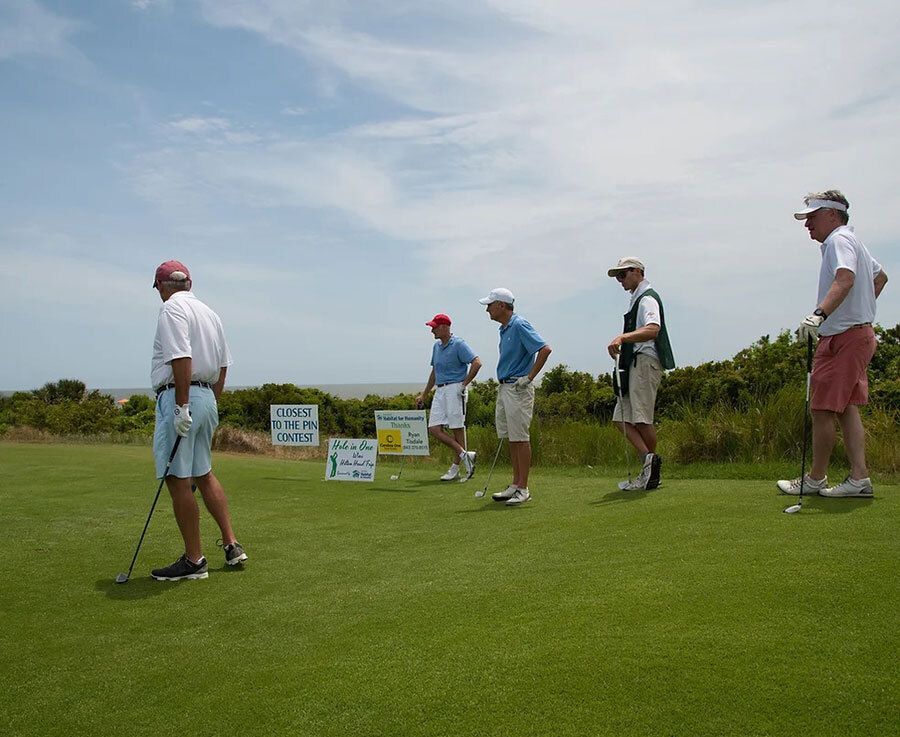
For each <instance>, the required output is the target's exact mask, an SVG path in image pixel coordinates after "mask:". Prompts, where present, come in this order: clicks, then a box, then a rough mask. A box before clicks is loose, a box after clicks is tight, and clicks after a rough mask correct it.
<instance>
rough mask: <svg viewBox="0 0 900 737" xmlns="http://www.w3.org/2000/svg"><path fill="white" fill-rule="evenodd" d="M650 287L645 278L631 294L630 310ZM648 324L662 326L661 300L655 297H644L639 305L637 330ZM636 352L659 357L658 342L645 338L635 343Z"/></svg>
mask: <svg viewBox="0 0 900 737" xmlns="http://www.w3.org/2000/svg"><path fill="white" fill-rule="evenodd" d="M648 289H650V282H649V281H647V280H646V279H644V280H643V281H641V283H640V284H638V285H637V288H636V289H635V290H634V292H633V293H632V295H631V300H630V301H629V302H628V311H629V312H630V311H631V309H632V308H633V307H634V303H635V302H636V301H637V300H638V299H639V298H640V296H641V295H642V294H643V293H644V292H646V291H647V290H648ZM647 325H659V326H662V320H661V319H660V317H659V302H657V301H656V299H654V298H653V297H644V298H643V299H642V300H641V304H640V306H639V307H638V313H637V323H636V324H635V330H640V329H641V328H643V327H646V326H647ZM634 352H635V353H645V354H648V355H651V356H653V357H654V358H659V356H658V355H657V353H656V343H655V341H652V340H645V341H644V342H643V343H635V344H634Z"/></svg>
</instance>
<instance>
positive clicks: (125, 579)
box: [116, 435, 181, 583]
mask: <svg viewBox="0 0 900 737" xmlns="http://www.w3.org/2000/svg"><path fill="white" fill-rule="evenodd" d="M180 444H181V435H178V436H177V437H176V438H175V445H173V446H172V452H171V453H169V461H168V463H166V470H165V471H164V472H163V477H162V478H161V479H160V481H159V488H158V489H157V490H156V496H155V497H153V504H151V505H150V514H148V515H147V521H146V522H145V523H144V531H143V532H141V539H140V540H138V544H137V548H136V549H135V551H134V557H133V558H132V559H131V565H130V566H128V573H120V574H119V575H118V576H116V583H127V582H128V579H129V578H130V577H131V572H132V571H133V570H134V563H135V561H136V560H137V557H138V553H139V552H140V550H141V543H143V542H144V535H146V534H147V528H148V527H149V526H150V518H151V517H153V510H154V509H156V502H157V501H158V500H159V493H160V492H161V491H162V487H163V484H164V483H166V476H168V475H169V466H171V465H172V461H173V460H175V454H176V453H177V452H178V446H179V445H180Z"/></svg>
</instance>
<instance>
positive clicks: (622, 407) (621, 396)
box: [616, 351, 631, 491]
mask: <svg viewBox="0 0 900 737" xmlns="http://www.w3.org/2000/svg"><path fill="white" fill-rule="evenodd" d="M621 359H622V353H621V351H620V352H619V355H617V356H616V386H617V388H618V390H619V408H620V410H621V411H622V437H623V438H624V439H625V471H626V473H627V474H628V480H627V481H620V482H619V490H620V491H624V490H625V489H626V488H628V487H629V486H630V485H631V448H630V443H629V442H628V428H627V427H626V426H625V393H624V392H623V391H622V369H621V368H620V366H619V364H620V361H621Z"/></svg>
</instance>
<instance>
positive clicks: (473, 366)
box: [463, 356, 481, 386]
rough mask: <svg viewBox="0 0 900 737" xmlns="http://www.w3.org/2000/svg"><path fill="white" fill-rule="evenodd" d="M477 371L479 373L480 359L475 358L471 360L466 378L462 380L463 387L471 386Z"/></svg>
mask: <svg viewBox="0 0 900 737" xmlns="http://www.w3.org/2000/svg"><path fill="white" fill-rule="evenodd" d="M479 371H481V359H480V358H479V357H478V356H475V358H473V359H472V363H470V364H469V373H468V374H466V378H465V379H463V386H468V385H469V384H471V383H472V381H473V380H474V379H475V376H476V375H477V374H478V372H479Z"/></svg>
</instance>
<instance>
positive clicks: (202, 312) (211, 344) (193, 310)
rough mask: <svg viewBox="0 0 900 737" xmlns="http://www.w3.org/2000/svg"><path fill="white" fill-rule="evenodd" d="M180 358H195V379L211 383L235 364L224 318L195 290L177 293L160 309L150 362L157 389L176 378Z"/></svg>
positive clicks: (192, 379) (192, 368) (153, 382)
mask: <svg viewBox="0 0 900 737" xmlns="http://www.w3.org/2000/svg"><path fill="white" fill-rule="evenodd" d="M176 358H190V359H191V381H207V382H209V383H210V384H215V383H216V382H217V381H218V380H219V372H220V370H221V369H222V368H223V367H225V366H230V365H231V363H232V361H231V353H230V351H229V350H228V344H227V343H226V342H225V331H224V330H223V328H222V321H221V320H220V319H219V316H218V315H217V314H216V313H215V312H213V311H212V310H211V309H210V308H209V307H207V306H206V305H205V304H204V303H203V302H201V301H200V300H199V299H197V297H196V296H195V295H194V293H193V292H175V294H173V295H172V296H171V297H169V299H167V300H166V301H165V302H163V303H162V307H160V308H159V318H158V320H157V323H156V337H155V338H154V340H153V358H152V359H151V361H150V382H151V385H152V386H153V388H154V389H156V388H158V387H160V386H163V385H164V384H171V383H173V382H174V381H175V376H174V374H173V373H172V361H173V360H175V359H176Z"/></svg>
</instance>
